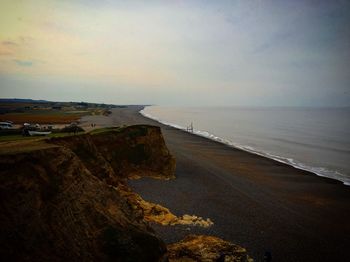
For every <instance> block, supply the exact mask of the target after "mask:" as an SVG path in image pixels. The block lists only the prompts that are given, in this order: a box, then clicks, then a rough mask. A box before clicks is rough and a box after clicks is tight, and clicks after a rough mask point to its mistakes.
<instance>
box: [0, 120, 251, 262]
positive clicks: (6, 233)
mask: <svg viewBox="0 0 350 262" xmlns="http://www.w3.org/2000/svg"><path fill="white" fill-rule="evenodd" d="M7 146H8V147H9V148H8V149H6V148H4V147H3V148H2V150H1V151H0V232H1V234H0V260H1V261H63V260H66V261H112V260H113V261H167V260H168V253H167V247H166V245H165V244H164V242H163V241H162V240H161V239H159V238H158V237H157V236H156V235H155V234H154V231H153V230H152V229H151V228H150V227H149V225H148V222H156V223H159V224H163V225H174V224H186V225H197V226H203V227H207V226H211V225H212V221H210V219H202V218H198V217H196V216H193V215H192V216H189V215H184V216H182V217H177V216H175V215H174V214H172V213H171V211H170V210H169V209H167V208H166V207H162V206H160V205H158V204H156V203H149V202H146V201H144V200H143V199H142V198H141V197H140V196H139V195H137V194H136V193H135V192H132V190H131V189H130V188H129V187H128V186H127V185H126V183H125V181H126V179H128V178H129V179H130V178H137V177H141V176H150V177H154V178H159V179H170V178H174V173H175V159H174V158H173V157H172V156H171V154H170V153H169V151H168V149H167V147H166V145H165V142H164V139H163V137H162V134H161V132H160V129H159V128H158V127H153V126H145V125H139V126H130V127H124V128H111V129H105V130H100V131H98V132H95V133H91V134H84V135H77V136H70V137H64V138H55V139H50V140H45V141H43V140H41V141H34V142H28V141H25V142H23V143H22V142H18V143H17V142H16V143H14V144H9V145H7ZM201 241H203V243H202V244H201V243H200V242H201ZM193 243H195V244H196V245H197V246H199V247H201V246H203V244H204V245H205V243H209V245H210V243H212V242H210V241H209V242H208V239H206V238H203V239H202V238H200V239H199V240H198V239H197V240H196V241H190V242H188V241H187V242H186V241H185V242H180V243H179V245H178V246H170V249H169V250H170V251H171V252H170V255H171V259H175V260H176V261H182V260H181V256H182V255H181V254H185V255H186V256H184V259H185V260H186V259H188V257H187V256H188V254H189V253H188V252H185V253H184V252H182V251H181V249H183V250H187V251H188V250H189V249H188V245H191V246H194V245H193ZM216 243H219V242H216ZM223 243H224V242H223ZM223 243H222V244H223ZM186 245H187V246H186ZM231 247H233V246H231ZM222 248H223V250H227V249H229V247H228V246H227V244H223V245H222ZM191 250H192V249H191ZM206 250H212V249H208V248H207V249H205V250H201V253H202V255H203V254H204V253H205V252H206ZM215 250H216V251H215V252H219V253H220V252H221V251H220V247H219V245H216V249H215ZM197 251H198V250H197ZM197 251H194V253H196V252H197ZM203 252H204V253H203ZM210 252H211V253H213V252H212V251H210ZM225 252H226V251H225ZM197 253H198V252H197ZM197 253H196V254H197ZM226 253H227V252H226ZM211 256H212V257H216V256H213V255H211ZM194 257H197V258H198V256H197V255H195V256H194ZM203 257H205V256H203ZM192 258H193V256H192V257H191V259H192ZM186 261H187V260H186ZM191 261H192V260H191ZM197 261H201V259H199V260H197ZM207 261H209V260H207ZM213 261H215V260H213ZM225 261H226V260H225ZM234 261H246V260H244V259H242V260H234Z"/></svg>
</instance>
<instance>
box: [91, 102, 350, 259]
mask: <svg viewBox="0 0 350 262" xmlns="http://www.w3.org/2000/svg"><path fill="white" fill-rule="evenodd" d="M142 108H143V106H129V107H127V108H118V109H113V110H112V114H111V115H110V116H109V120H108V121H107V122H105V123H102V122H101V126H108V125H109V126H110V125H113V126H121V125H134V124H148V125H155V126H159V127H160V128H161V129H162V134H163V137H164V139H165V142H166V144H167V147H168V148H169V150H170V152H171V154H172V155H173V156H174V157H175V158H176V161H177V167H176V175H175V176H176V179H173V180H167V181H163V180H155V179H152V178H142V179H139V180H129V182H128V184H129V185H130V186H131V187H132V189H133V190H134V191H135V192H136V193H138V194H139V195H140V196H141V197H142V198H143V199H145V200H146V201H149V202H154V203H159V204H161V205H163V206H166V207H167V208H169V209H170V210H171V211H172V212H173V213H174V214H175V215H181V214H195V215H197V216H200V217H205V218H210V219H211V220H212V221H213V222H214V225H213V226H211V227H209V228H206V229H199V228H196V227H186V226H157V225H153V224H152V225H151V226H152V227H153V228H154V230H155V232H156V234H157V235H158V236H160V237H161V238H162V239H163V240H165V242H166V243H173V242H176V241H178V240H180V239H182V238H183V237H184V236H186V235H188V234H204V235H213V236H217V237H220V238H222V239H225V240H227V241H230V242H232V243H237V244H239V245H241V246H243V247H245V248H246V249H247V250H248V252H249V253H250V254H251V255H252V257H253V258H254V259H255V260H256V261H261V260H260V259H261V258H262V256H263V254H264V252H265V251H266V250H270V251H271V253H272V256H273V259H274V261H275V260H276V261H293V262H294V261H346V260H347V259H348V257H349V255H348V253H347V246H349V245H350V239H349V237H348V236H349V235H350V225H349V223H348V221H350V201H349V200H350V191H349V189H348V187H347V186H344V185H343V184H342V183H341V182H340V181H337V180H334V179H331V178H326V177H320V176H316V175H315V174H313V173H311V172H308V171H303V170H300V169H296V168H295V167H292V166H290V165H287V164H284V163H280V162H277V161H275V160H273V159H269V158H266V157H263V156H259V155H256V154H252V153H250V152H247V151H244V150H241V149H238V148H234V147H231V146H228V145H226V144H223V143H220V142H218V141H214V140H210V139H208V138H205V137H202V136H198V135H195V134H192V133H188V132H185V131H183V130H179V129H175V128H173V127H171V126H166V125H164V124H161V123H159V122H156V121H155V120H152V119H149V118H146V117H144V116H142V115H141V114H140V113H139V111H140V110H142ZM93 121H95V120H93Z"/></svg>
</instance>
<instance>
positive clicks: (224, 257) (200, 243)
mask: <svg viewBox="0 0 350 262" xmlns="http://www.w3.org/2000/svg"><path fill="white" fill-rule="evenodd" d="M168 252H169V261H170V262H180V261H181V262H183V261H186V262H193V261H202V262H212V261H225V262H231V261H232V262H251V261H253V260H252V259H251V258H249V256H248V255H247V251H246V250H245V249H244V248H242V247H240V246H238V245H234V244H232V243H230V242H227V241H224V240H222V239H220V238H217V237H213V236H203V235H189V236H187V237H186V238H185V239H183V240H182V241H180V242H178V243H174V244H171V245H168Z"/></svg>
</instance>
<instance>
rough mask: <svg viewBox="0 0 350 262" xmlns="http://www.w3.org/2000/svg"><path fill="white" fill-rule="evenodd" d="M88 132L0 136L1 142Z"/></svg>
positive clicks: (41, 138)
mask: <svg viewBox="0 0 350 262" xmlns="http://www.w3.org/2000/svg"><path fill="white" fill-rule="evenodd" d="M83 134H86V133H85V132H77V133H75V134H74V133H51V134H49V135H47V136H22V135H9V136H0V142H7V141H17V140H18V141H20V140H43V139H47V138H56V137H57V138H58V137H66V136H77V135H83Z"/></svg>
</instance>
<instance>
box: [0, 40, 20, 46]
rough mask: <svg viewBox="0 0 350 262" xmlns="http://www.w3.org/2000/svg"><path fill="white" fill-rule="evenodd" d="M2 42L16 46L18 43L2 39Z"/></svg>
mask: <svg viewBox="0 0 350 262" xmlns="http://www.w3.org/2000/svg"><path fill="white" fill-rule="evenodd" d="M1 44H2V45H6V46H16V45H17V43H15V42H12V41H2V42H1Z"/></svg>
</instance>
